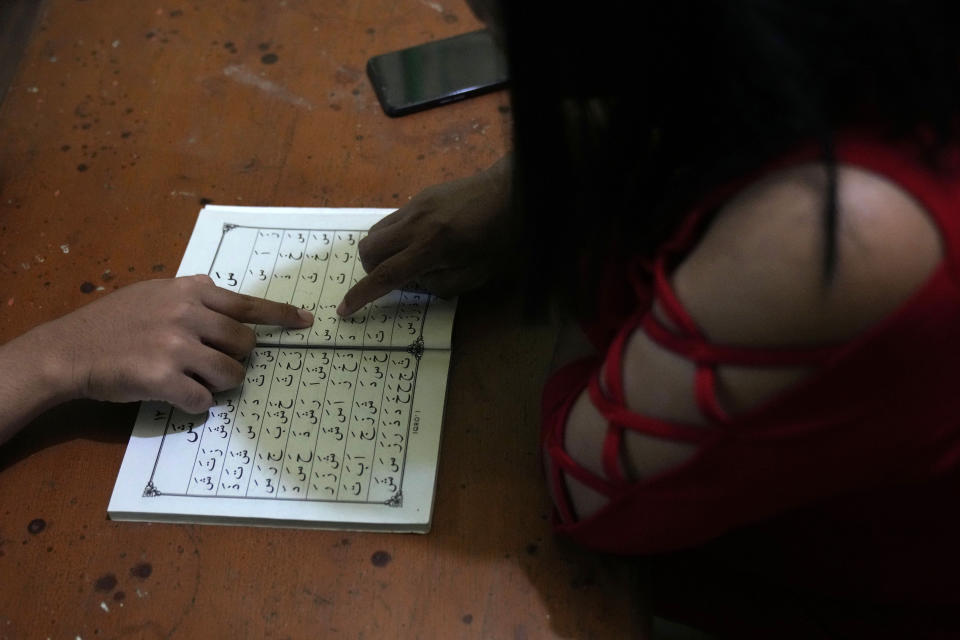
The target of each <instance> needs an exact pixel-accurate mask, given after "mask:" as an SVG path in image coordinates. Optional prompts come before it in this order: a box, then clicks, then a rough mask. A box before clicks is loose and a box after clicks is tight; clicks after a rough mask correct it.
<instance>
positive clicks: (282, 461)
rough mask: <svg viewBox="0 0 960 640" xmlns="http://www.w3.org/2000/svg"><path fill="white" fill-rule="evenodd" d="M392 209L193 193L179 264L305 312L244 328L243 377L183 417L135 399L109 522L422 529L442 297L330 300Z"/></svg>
mask: <svg viewBox="0 0 960 640" xmlns="http://www.w3.org/2000/svg"><path fill="white" fill-rule="evenodd" d="M389 212H390V210H389V209H298V208H261V207H225V206H206V207H204V208H203V210H202V211H201V212H200V215H199V217H198V218H197V224H196V227H195V228H194V230H193V235H192V236H191V237H190V242H189V244H188V246H187V251H186V254H185V255H184V257H183V261H182V262H181V264H180V269H179V271H178V272H177V275H192V274H197V273H206V274H209V275H210V277H211V278H213V279H214V281H215V282H216V283H217V284H218V285H219V286H221V287H224V288H227V289H230V290H233V291H238V292H240V293H245V294H249V295H253V296H259V297H265V298H268V299H270V300H276V301H281V302H289V303H291V304H293V305H296V306H299V307H303V308H305V309H307V310H309V311H311V312H312V313H313V314H314V316H315V321H314V324H313V326H312V327H310V328H307V329H296V330H285V329H280V328H278V327H270V326H257V327H255V331H256V335H257V346H256V348H255V349H254V350H253V352H252V353H251V354H250V356H249V358H248V360H247V363H246V367H247V370H246V374H245V376H244V381H243V384H242V385H241V386H240V387H239V388H237V389H234V390H231V391H228V392H224V393H221V394H218V395H217V405H216V406H215V407H213V408H211V409H210V410H209V411H208V412H207V413H205V414H200V415H190V414H186V413H183V412H182V411H179V410H177V409H174V408H173V407H171V406H170V405H166V404H161V403H143V404H142V405H141V407H140V413H139V415H138V417H137V422H136V424H135V425H134V429H133V435H132V436H131V437H130V443H129V445H128V446H127V451H126V454H125V455H124V459H123V464H122V466H121V467H120V473H119V475H118V477H117V482H116V485H115V487H114V490H113V496H112V497H111V499H110V506H109V508H108V512H109V515H110V517H111V518H113V519H114V520H141V521H173V522H198V523H234V524H249V525H268V526H296V527H319V528H349V529H355V530H382V531H416V532H426V531H427V530H429V527H430V516H431V510H432V506H433V496H434V487H435V482H436V473H437V457H438V455H439V447H440V428H441V424H442V421H443V406H444V397H445V391H446V381H447V372H448V369H449V364H450V337H451V331H452V327H453V314H454V310H455V302H454V301H446V300H441V299H439V298H435V297H433V296H430V295H428V294H425V293H422V292H418V291H394V292H392V293H390V294H388V295H386V296H384V297H383V298H380V299H379V300H376V301H374V302H372V303H370V304H368V305H367V306H366V307H365V308H363V309H361V310H360V311H358V312H357V313H355V314H354V315H353V316H351V317H350V318H339V317H338V316H337V314H336V312H335V309H336V307H337V305H338V304H339V302H340V300H341V299H342V298H343V294H344V293H345V292H346V291H347V289H349V288H350V286H352V285H353V284H354V283H355V282H357V280H359V279H360V278H361V277H362V276H363V275H364V271H363V267H362V265H361V264H360V260H359V259H358V258H357V242H358V241H359V240H360V239H361V238H362V237H363V236H364V235H365V232H366V229H368V228H369V227H370V226H371V225H372V224H373V223H374V222H376V221H377V220H379V219H380V218H381V217H383V216H384V215H386V214H387V213H389Z"/></svg>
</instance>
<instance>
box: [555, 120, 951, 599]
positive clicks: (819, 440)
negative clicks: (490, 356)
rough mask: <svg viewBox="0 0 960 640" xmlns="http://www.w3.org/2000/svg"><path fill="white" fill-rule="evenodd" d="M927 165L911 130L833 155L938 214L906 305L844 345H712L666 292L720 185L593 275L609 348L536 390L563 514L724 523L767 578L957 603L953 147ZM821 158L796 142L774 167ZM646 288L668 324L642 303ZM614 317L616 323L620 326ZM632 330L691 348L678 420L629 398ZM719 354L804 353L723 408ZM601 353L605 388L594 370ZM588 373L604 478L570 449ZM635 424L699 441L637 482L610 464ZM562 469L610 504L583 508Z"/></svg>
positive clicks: (631, 540) (708, 525)
mask: <svg viewBox="0 0 960 640" xmlns="http://www.w3.org/2000/svg"><path fill="white" fill-rule="evenodd" d="M954 151H955V152H954V153H952V154H951V155H950V157H949V158H948V160H947V162H946V163H945V164H946V166H945V168H943V169H942V170H933V169H931V168H930V167H928V166H927V165H926V164H925V163H923V162H922V161H921V160H920V156H919V153H918V152H916V151H915V149H913V147H911V146H908V145H896V146H893V145H890V144H889V143H883V142H881V141H879V140H877V139H871V138H869V137H867V136H864V135H853V134H851V135H847V136H842V137H841V138H840V139H839V140H838V144H837V157H838V160H839V161H840V162H842V163H844V164H850V165H855V166H859V167H862V168H864V169H867V170H870V171H872V172H875V173H878V174H881V175H883V176H885V177H887V178H888V179H890V180H892V181H893V182H895V183H897V184H898V185H899V186H900V187H901V188H903V189H905V190H906V191H907V192H908V193H910V194H912V195H913V197H915V198H916V199H917V201H919V202H920V203H921V204H922V206H923V207H924V208H925V209H926V210H927V211H928V212H930V214H931V216H932V217H933V218H934V220H935V221H936V223H937V225H938V226H939V229H940V232H941V236H942V239H943V245H944V253H945V257H944V260H943V262H942V264H941V265H940V266H939V268H937V270H936V271H935V273H933V275H932V276H931V277H930V278H929V280H928V281H927V282H926V283H925V284H923V285H922V286H921V287H920V289H919V290H918V291H916V292H915V294H914V295H913V296H912V297H911V298H910V299H909V300H908V301H907V302H906V303H904V304H903V305H902V306H901V307H900V308H899V309H897V310H896V311H895V312H894V313H892V314H890V315H889V317H887V318H885V319H884V320H883V321H881V322H880V323H879V324H877V325H876V326H874V327H873V328H872V329H870V330H868V331H866V332H865V333H863V334H862V335H860V336H858V337H857V338H856V339H853V340H851V341H849V342H847V343H844V344H841V345H836V346H825V347H821V348H813V349H769V348H766V349H760V348H743V347H738V346H736V345H718V344H712V343H710V342H709V341H708V340H707V339H706V338H705V337H704V335H703V333H702V332H701V331H700V329H699V328H698V326H697V324H696V322H695V321H694V320H693V319H692V318H691V317H690V315H689V314H688V313H687V312H686V310H685V309H684V307H683V304H682V303H681V302H680V301H679V300H678V299H677V297H676V295H675V294H674V292H673V289H672V287H671V284H670V273H671V271H672V269H673V267H674V266H675V265H676V264H677V263H679V261H680V260H682V258H683V257H684V255H685V254H686V253H687V252H689V251H690V249H691V247H692V244H693V243H694V242H695V241H696V234H697V231H698V230H699V229H701V228H702V224H703V223H704V222H705V219H706V216H707V215H708V213H709V212H711V211H715V210H716V206H717V205H718V204H720V203H721V202H722V201H723V200H725V199H726V198H728V197H729V196H730V195H732V193H733V191H734V189H735V188H736V187H731V188H729V189H725V190H722V191H721V192H720V193H718V194H716V195H715V196H714V197H713V198H711V199H710V201H709V202H706V203H704V206H703V207H701V208H699V209H698V210H697V211H695V212H694V213H692V214H691V215H690V216H689V218H688V219H687V220H686V221H685V224H684V225H683V227H682V228H681V229H680V231H679V232H678V233H677V234H676V237H674V238H673V239H672V240H671V241H670V242H668V243H667V244H666V245H665V246H664V247H663V249H662V251H661V252H660V253H659V255H658V256H657V257H656V259H655V261H654V263H653V265H652V267H650V268H644V267H643V266H642V265H640V264H639V263H635V264H633V265H631V266H629V267H628V268H626V270H625V273H626V277H624V271H621V272H620V275H619V277H616V278H613V279H611V280H608V281H607V282H605V283H604V285H603V286H604V293H603V299H604V302H603V308H602V309H601V310H600V313H599V314H598V318H597V319H596V320H595V322H594V323H593V324H592V325H591V326H590V327H588V329H589V331H588V333H589V334H590V335H591V336H592V337H594V338H598V339H602V343H603V347H604V348H605V350H606V357H605V359H604V360H603V361H602V362H601V361H600V360H599V359H593V360H589V359H588V360H581V361H578V362H575V363H572V364H571V365H568V366H567V367H565V368H563V369H561V370H559V371H558V372H557V373H556V374H555V375H554V376H553V378H551V380H550V382H549V383H548V385H547V387H546V389H545V391H544V403H543V419H544V423H543V425H544V426H543V442H544V447H545V451H546V453H547V454H548V456H549V457H550V459H551V461H552V464H551V465H550V466H551V475H552V478H551V482H553V483H555V488H556V491H555V492H554V493H555V496H556V498H555V499H556V501H557V504H556V507H557V512H558V513H557V516H558V524H557V527H558V529H559V530H560V531H561V532H563V533H565V534H567V535H569V536H570V537H572V538H574V539H575V540H577V541H579V542H580V543H582V544H584V545H587V546H589V547H593V548H595V549H598V550H603V551H609V552H614V553H624V554H649V553H658V552H663V551H671V550H676V549H683V548H690V547H694V546H697V545H701V544H703V543H705V542H707V541H710V540H713V539H715V538H717V537H718V536H721V535H726V536H730V535H744V536H750V540H751V543H750V545H751V556H752V560H751V562H752V563H753V564H756V565H757V566H758V567H759V570H760V571H762V572H763V573H765V574H767V575H768V576H771V577H773V578H774V579H777V580H780V581H782V582H784V583H786V584H791V585H806V586H810V587H812V588H815V589H817V590H820V591H823V590H825V591H827V592H831V593H842V594H844V595H851V594H855V595H857V596H863V597H869V598H871V599H875V598H880V599H884V600H893V601H900V602H902V601H905V600H907V601H923V602H930V601H932V600H934V601H941V602H945V601H960V560H958V556H960V515H958V513H960V286H958V283H960V149H957V150H954ZM813 157H815V153H813V152H809V153H808V152H804V153H801V154H795V155H792V156H791V157H790V158H788V159H786V160H784V161H783V162H780V163H777V165H776V166H778V167H779V166H783V165H785V164H789V163H797V162H799V161H803V160H806V159H810V158H813ZM654 297H655V298H656V299H657V300H658V301H659V303H660V304H661V306H662V308H663V309H664V311H665V312H666V314H668V316H669V319H670V321H671V322H672V323H673V325H674V326H675V327H677V329H676V330H673V329H671V328H668V327H667V326H664V324H663V323H662V322H660V321H658V319H657V318H656V316H655V315H654V314H653V313H652V311H651V304H652V300H653V299H654ZM616 327H619V329H618V330H615V328H616ZM634 331H644V332H646V334H647V335H648V336H649V337H650V338H651V339H652V340H653V341H655V342H656V343H658V344H659V345H661V346H662V347H664V348H665V349H668V350H670V351H672V352H674V353H676V354H678V355H680V356H682V357H683V358H685V359H687V360H689V361H691V362H693V363H694V365H695V367H696V379H695V391H696V401H697V405H698V407H699V409H700V411H701V412H702V414H703V416H704V417H705V418H706V419H707V421H708V425H707V426H706V427H704V426H702V425H698V426H689V425H683V424H677V423H673V422H668V421H664V420H657V419H653V418H651V417H648V416H643V415H638V414H636V413H633V412H631V411H630V410H628V409H627V408H626V404H625V400H624V392H623V385H622V373H621V365H622V354H623V348H624V345H625V343H626V341H627V339H628V338H629V337H630V335H631V334H632V333H633V332H634ZM718 365H748V366H755V367H764V366H797V365H803V366H810V367H812V368H813V369H814V371H815V372H814V373H812V374H811V375H810V376H809V377H808V378H807V379H806V380H805V381H803V382H802V383H801V384H800V385H799V386H798V387H796V388H792V389H790V390H788V391H786V392H784V393H782V394H780V395H779V396H777V397H776V398H775V399H774V400H773V401H771V402H768V403H766V404H764V405H762V406H759V407H757V408H755V409H753V410H751V411H749V412H747V413H745V414H743V415H736V416H731V415H728V414H727V412H725V411H724V409H723V407H722V406H721V405H720V403H719V402H718V400H717V393H716V380H715V371H716V367H717V366H718ZM600 367H603V369H604V373H605V379H606V383H607V384H606V388H607V389H608V390H609V392H608V393H605V392H604V391H603V389H601V387H600V385H599V382H598V374H599V369H600ZM584 388H587V389H588V390H589V394H590V399H591V401H592V402H593V404H594V405H595V406H596V407H597V409H598V410H599V411H600V412H601V413H602V414H603V415H604V416H605V417H606V418H607V420H608V422H609V426H608V430H607V433H606V437H605V441H604V446H603V468H604V474H603V475H602V476H600V475H595V474H593V473H591V472H590V471H588V470H587V469H585V468H583V467H581V466H580V465H579V464H577V463H576V462H575V461H574V460H573V459H572V458H571V457H570V456H569V455H568V454H567V453H566V452H565V451H564V450H563V441H564V438H563V433H564V425H565V422H566V416H567V413H568V411H569V409H570V407H571V405H572V403H573V401H574V400H575V399H576V398H577V397H578V396H579V394H580V393H581V392H582V391H583V390H584ZM626 430H632V431H636V432H639V433H644V434H648V435H652V436H657V437H660V438H666V439H670V440H677V441H683V442H688V443H694V444H696V445H698V451H697V453H696V454H695V455H694V457H693V458H691V459H689V460H688V461H687V462H685V463H683V464H681V465H680V466H678V467H676V468H673V469H670V470H668V471H667V472H665V473H661V474H659V475H656V476H653V477H650V478H647V479H644V480H642V481H638V482H633V481H630V480H629V479H627V478H625V477H624V474H623V472H622V470H621V466H620V457H621V445H622V441H623V434H624V432H625V431H626ZM564 474H568V475H569V476H572V477H573V478H576V479H577V480H579V481H580V482H583V483H584V484H585V485H587V486H589V487H591V488H593V489H594V490H596V491H598V492H600V493H602V494H604V495H605V496H607V497H608V499H609V502H608V503H607V504H606V506H605V507H604V508H603V509H601V510H600V511H599V512H597V513H596V514H594V515H592V516H591V517H588V518H585V519H581V520H577V519H575V516H574V514H573V513H572V510H571V508H570V506H569V505H568V501H567V498H566V492H565V489H564V486H565V484H564Z"/></svg>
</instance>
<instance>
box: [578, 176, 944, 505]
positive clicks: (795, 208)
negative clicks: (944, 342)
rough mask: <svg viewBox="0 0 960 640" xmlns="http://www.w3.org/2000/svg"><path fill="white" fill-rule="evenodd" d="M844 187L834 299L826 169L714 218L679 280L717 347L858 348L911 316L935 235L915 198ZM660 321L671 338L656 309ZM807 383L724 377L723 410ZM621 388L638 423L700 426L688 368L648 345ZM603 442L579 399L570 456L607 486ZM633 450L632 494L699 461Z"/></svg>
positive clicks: (873, 182)
mask: <svg viewBox="0 0 960 640" xmlns="http://www.w3.org/2000/svg"><path fill="white" fill-rule="evenodd" d="M838 181H839V183H838V184H839V192H838V205H839V230H838V235H837V238H836V241H837V250H838V262H837V268H836V272H835V274H834V278H833V280H832V282H831V283H830V284H829V285H826V284H825V283H826V278H825V276H824V273H823V257H822V256H823V253H822V252H823V246H824V238H823V225H822V211H823V201H822V197H823V196H822V194H823V193H824V191H825V188H824V184H825V173H824V170H823V169H822V168H821V167H817V166H812V165H810V166H802V167H795V168H791V169H788V170H785V171H781V172H778V173H776V174H773V175H771V176H768V177H767V178H766V179H763V180H761V181H760V182H758V183H755V184H753V185H751V186H749V187H748V188H746V189H745V190H744V191H743V192H741V193H740V194H739V195H737V196H736V197H734V198H733V199H732V200H731V201H729V202H728V203H727V205H726V206H724V207H723V208H722V209H721V210H720V211H719V212H718V214H717V216H716V218H715V220H714V222H713V224H712V225H711V227H710V228H709V230H708V231H707V233H706V235H705V237H704V238H703V239H702V240H701V241H700V243H699V245H698V246H696V247H695V248H694V249H693V251H692V252H691V253H690V254H689V255H688V256H687V257H686V259H685V260H684V261H683V262H682V263H681V264H680V265H679V267H678V268H677V269H676V271H675V272H674V273H673V276H672V284H673V288H674V291H675V293H676V294H677V296H678V298H679V299H680V301H681V302H682V303H683V305H684V307H685V308H686V309H687V311H688V312H689V313H690V315H691V316H692V317H693V319H694V320H695V321H696V322H697V324H698V326H699V327H700V328H701V330H702V331H703V332H704V333H705V334H706V336H707V337H708V338H709V339H710V341H711V342H713V343H715V344H731V345H742V346H757V347H765V348H776V347H796V346H814V345H823V344H836V343H841V342H844V341H847V340H850V339H851V338H853V337H855V336H857V335H858V334H860V333H862V332H863V331H864V330H866V329H868V328H869V327H871V326H873V325H875V324H877V323H878V322H880V321H881V320H882V319H883V318H884V317H886V316H887V315H888V314H890V313H891V312H892V311H893V310H894V309H896V308H897V307H898V306H899V305H900V304H902V303H903V302H904V301H905V300H906V299H907V298H908V297H909V296H910V295H911V294H912V293H913V292H914V291H916V290H917V289H918V288H919V287H920V286H921V285H922V284H923V283H924V282H925V281H926V280H927V278H928V277H929V276H930V275H931V273H932V272H933V271H934V269H935V268H936V267H937V266H938V265H939V264H940V262H941V260H942V257H943V249H942V246H941V242H940V236H939V232H938V230H937V228H936V225H935V224H934V223H933V221H932V220H931V218H930V216H929V215H928V214H927V213H926V212H925V211H924V210H923V208H922V207H920V206H919V204H918V203H917V202H916V201H915V200H913V199H912V198H911V197H910V196H909V195H908V194H907V193H905V192H904V191H903V190H902V189H900V188H899V187H898V186H896V185H895V184H893V183H891V182H889V181H888V180H886V179H885V178H883V177H881V176H878V175H876V174H872V173H869V172H867V171H864V170H861V169H857V168H853V167H841V168H840V169H839V173H838ZM654 313H656V314H657V315H658V316H659V317H660V319H661V320H664V321H665V322H666V323H667V324H668V326H669V322H668V321H667V320H666V318H665V316H664V314H663V313H662V312H660V311H659V301H655V302H654ZM812 373H813V371H810V370H808V369H804V368H757V367H745V366H736V367H734V366H721V367H719V368H718V371H717V374H718V389H719V391H720V402H721V405H722V406H723V408H724V409H725V410H726V411H727V412H728V413H729V414H731V415H733V416H736V415H737V414H741V413H744V412H746V411H748V410H749V409H751V408H753V407H756V406H758V405H759V404H761V403H763V402H764V401H766V400H769V399H771V398H773V397H774V396H775V395H777V394H780V393H784V392H789V389H790V388H791V387H793V386H795V385H797V384H798V383H800V382H801V381H802V380H804V379H805V378H806V377H807V376H809V375H811V374H812ZM623 383H624V392H625V396H626V404H627V407H628V408H629V409H630V410H632V411H634V412H636V413H640V414H644V415H650V416H654V417H658V418H662V419H665V420H669V421H674V422H681V423H686V424H690V425H703V424H705V419H704V417H703V416H702V415H701V414H700V411H699V410H698V408H697V405H696V402H695V399H694V366H693V364H692V363H691V362H689V361H687V360H685V359H683V358H681V357H679V356H677V355H675V354H673V353H671V352H668V351H666V350H664V349H663V348H662V347H660V346H659V345H657V344H656V343H654V342H653V341H651V340H650V339H649V338H648V337H647V336H646V334H645V333H643V332H642V331H635V332H634V333H633V335H632V336H631V337H630V339H629V340H628V342H627V345H626V348H625V351H624V360H623ZM606 428H607V425H606V421H605V420H604V418H603V417H602V416H601V415H600V414H599V412H598V411H597V410H596V409H595V408H594V406H593V404H592V403H591V402H590V400H589V397H588V396H587V394H586V393H583V394H581V396H580V397H579V398H578V399H577V400H576V402H575V404H574V406H573V407H572V409H571V412H570V414H569V417H568V421H567V432H566V440H565V444H566V448H567V451H568V452H569V453H570V455H571V456H572V457H573V458H574V459H575V460H577V461H578V462H580V463H581V464H582V465H584V466H585V467H587V468H588V469H590V470H592V471H594V472H595V473H601V475H602V463H601V454H602V445H603V438H604V436H605V434H606ZM624 445H625V446H624V449H625V456H624V458H623V460H622V462H623V468H624V471H625V473H626V475H627V477H631V478H633V479H637V480H639V479H643V478H645V477H649V476H651V475H654V474H656V473H660V472H662V471H666V470H668V469H670V468H671V467H673V466H676V465H678V464H680V463H682V462H684V461H686V460H687V459H689V458H690V457H691V456H692V455H693V454H694V453H695V451H696V448H695V446H694V445H691V444H687V443H681V442H673V441H669V440H663V439H659V438H655V437H652V436H648V435H645V434H638V433H634V432H627V433H626V435H625V439H624ZM566 481H567V487H568V491H569V493H570V496H571V499H572V502H573V505H574V508H575V510H576V512H577V514H578V515H579V516H580V517H585V516H588V515H590V514H592V513H594V512H595V511H596V510H598V509H599V508H601V507H602V506H603V505H604V504H606V498H605V497H603V496H601V495H600V494H597V493H596V492H594V491H593V490H591V489H589V488H588V487H586V486H584V485H582V484H580V483H579V482H578V481H576V480H575V479H573V478H570V477H567V479H566ZM651 524H655V523H651Z"/></svg>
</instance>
